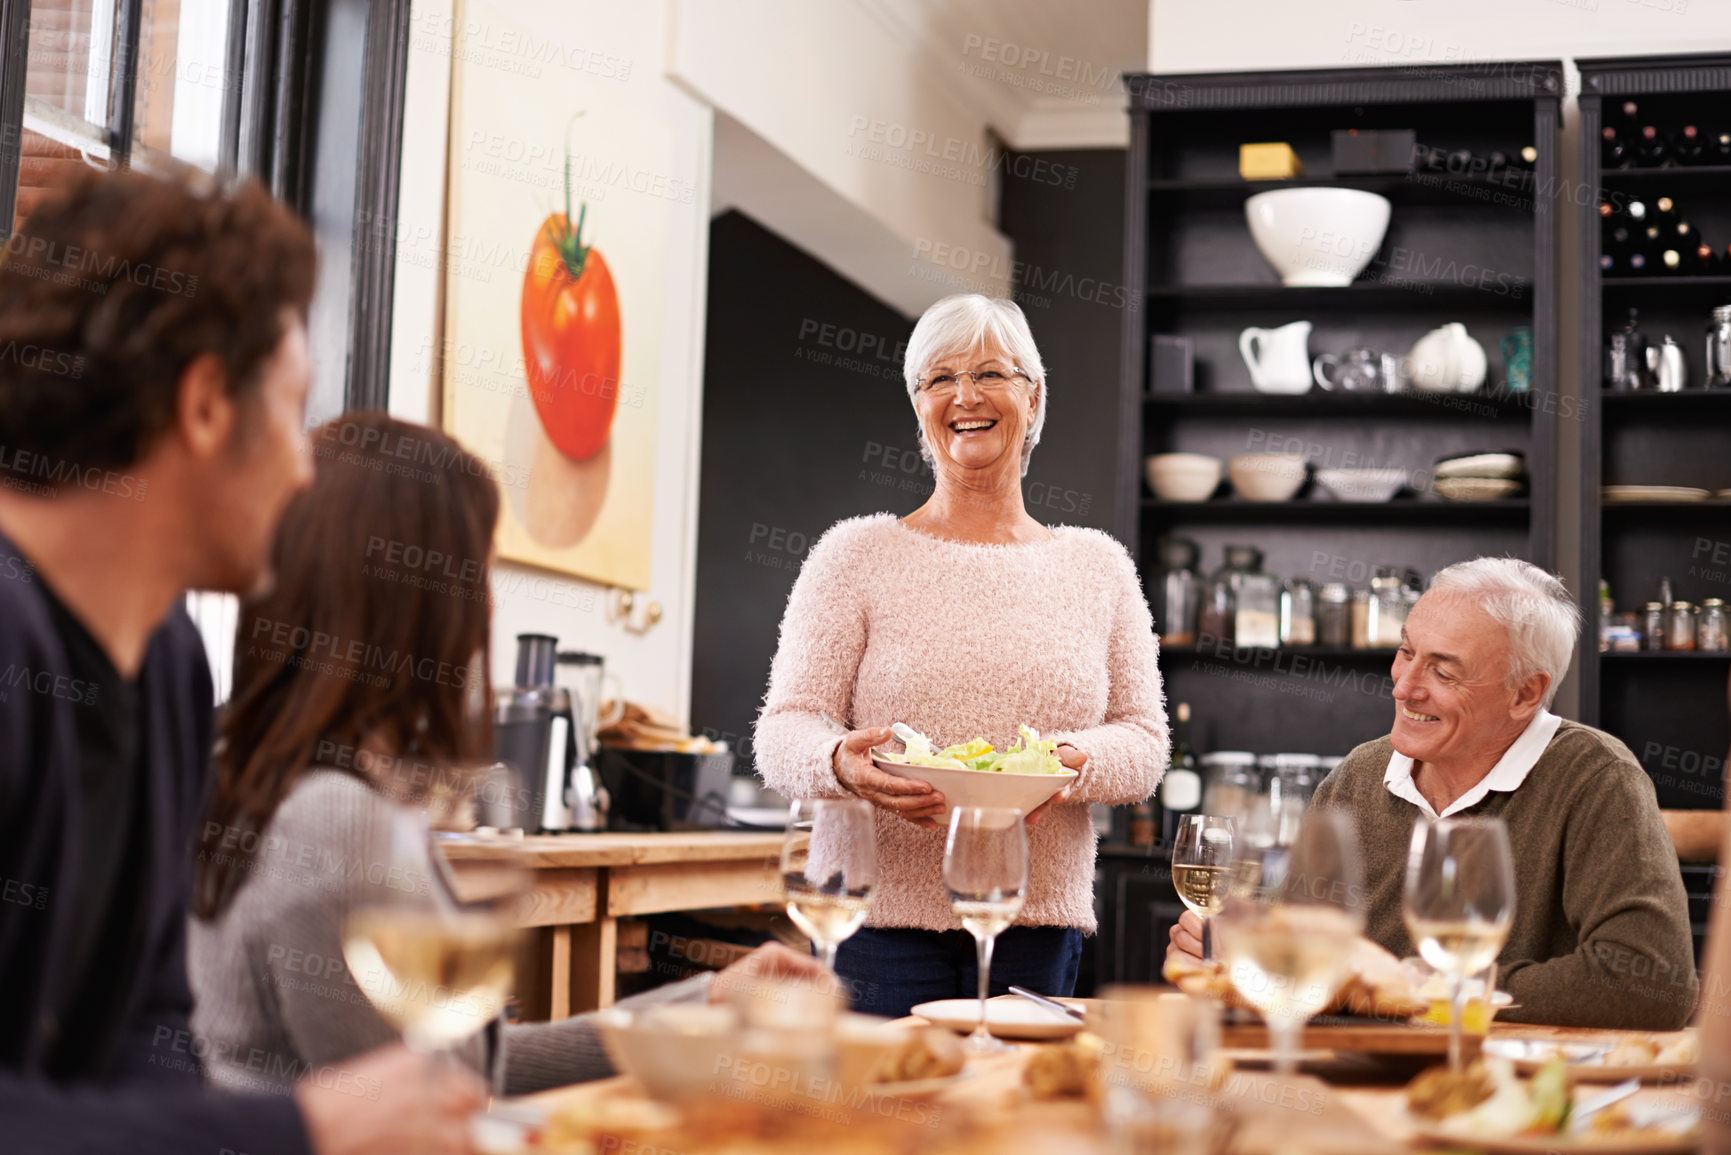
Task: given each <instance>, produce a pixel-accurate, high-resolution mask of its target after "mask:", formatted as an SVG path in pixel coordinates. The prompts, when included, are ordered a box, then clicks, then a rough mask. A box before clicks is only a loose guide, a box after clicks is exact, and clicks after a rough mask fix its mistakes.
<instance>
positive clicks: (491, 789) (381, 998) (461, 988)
mask: <svg viewBox="0 0 1731 1155" xmlns="http://www.w3.org/2000/svg"><path fill="white" fill-rule="evenodd" d="M415 777H416V779H417V781H416V785H415V787H414V788H413V791H412V793H404V792H398V793H397V795H396V797H394V798H393V799H392V804H391V805H390V806H389V807H388V808H387V810H386V813H385V815H384V816H383V817H382V818H381V819H380V820H379V821H378V822H377V823H375V824H374V825H373V826H372V827H371V828H370V829H369V830H368V831H367V832H366V833H365V834H364V835H363V836H362V838H361V839H360V845H359V846H358V847H357V850H358V857H359V861H358V862H357V863H356V869H358V870H360V871H362V872H364V877H365V880H366V883H367V886H366V891H365V895H364V897H363V898H362V899H361V900H360V901H358V902H356V903H355V905H354V906H353V907H352V908H351V909H350V911H349V912H348V915H347V917H346V918H345V919H344V922H343V958H344V960H345V961H346V962H347V963H348V966H349V971H350V972H351V973H352V974H353V975H354V979H355V983H356V984H357V985H358V986H359V987H360V988H361V990H362V991H363V992H364V993H365V994H366V996H367V998H368V1000H369V1001H370V1002H371V1003H372V1004H373V1006H374V1007H375V1008H376V1009H377V1010H378V1012H379V1013H380V1014H381V1015H383V1016H384V1017H385V1018H386V1019H387V1020H389V1021H390V1022H391V1024H392V1025H393V1026H395V1027H396V1028H397V1029H398V1030H400V1031H401V1032H402V1033H403V1042H404V1043H405V1044H406V1045H407V1046H408V1047H409V1048H410V1049H411V1050H415V1051H419V1052H422V1053H426V1054H433V1055H441V1054H448V1053H449V1052H450V1051H451V1050H452V1048H454V1047H456V1046H457V1045H458V1044H459V1043H461V1042H462V1041H463V1040H465V1039H467V1038H469V1037H470V1036H471V1035H474V1034H476V1033H477V1032H479V1031H481V1030H482V1029H483V1028H485V1027H486V1026H487V1025H488V1024H489V1023H491V1022H492V1021H493V1020H494V1019H496V1018H497V1017H498V1015H499V1013H500V1012H501V1011H502V1010H503V1009H504V1007H505V1002H506V999H507V998H509V996H510V993H511V986H512V980H513V978H514V977H515V972H516V956H517V949H518V946H519V943H520V940H521V937H522V930H521V926H520V917H519V916H520V913H521V912H520V906H521V903H522V900H523V898H524V896H525V895H526V894H527V893H528V890H529V887H530V882H531V875H530V871H529V869H528V866H527V862H526V860H525V855H524V850H523V841H522V837H521V831H520V830H513V829H512V828H513V827H514V826H515V825H516V824H517V822H518V821H519V820H520V815H521V813H522V812H523V810H524V804H523V791H522V789H521V787H520V784H519V780H518V779H517V777H516V775H515V773H514V772H513V771H512V770H511V769H510V768H509V767H508V766H505V765H503V764H494V765H488V766H439V767H434V768H431V769H430V770H429V771H428V772H427V773H425V774H424V775H421V774H418V775H416V776H415Z"/></svg>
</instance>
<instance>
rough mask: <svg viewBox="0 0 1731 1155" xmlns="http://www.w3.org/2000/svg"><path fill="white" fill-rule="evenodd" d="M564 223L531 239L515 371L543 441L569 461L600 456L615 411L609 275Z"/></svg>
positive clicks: (556, 219) (555, 222)
mask: <svg viewBox="0 0 1731 1155" xmlns="http://www.w3.org/2000/svg"><path fill="white" fill-rule="evenodd" d="M582 227H583V225H582V217H581V216H579V217H578V225H577V228H578V232H576V233H574V232H573V231H572V229H571V222H570V218H569V217H568V216H567V215H566V214H564V213H554V214H553V215H552V216H550V217H548V218H547V220H546V222H545V223H544V224H543V225H542V226H541V231H540V232H538V233H537V234H536V235H535V245H534V248H533V249H531V250H530V253H529V268H528V271H527V272H525V273H524V275H523V306H522V321H523V364H524V368H525V369H526V371H527V373H528V378H529V396H530V398H531V399H532V400H533V401H534V403H535V412H536V413H537V414H538V415H539V416H540V418H541V427H542V428H543V429H545V430H546V431H547V439H548V440H549V441H551V442H552V443H553V444H554V445H555V446H557V447H558V449H559V452H561V453H563V454H564V455H565V456H566V457H569V458H571V460H573V461H586V460H588V459H589V458H591V457H594V456H595V455H596V454H597V453H599V452H601V447H602V446H603V445H606V444H607V435H608V433H609V432H610V431H611V430H612V428H613V412H614V410H615V409H616V408H617V407H618V403H619V352H620V334H619V294H618V293H617V292H616V291H615V290H614V288H613V274H612V273H611V272H609V271H608V269H607V262H606V261H604V260H602V259H601V254H600V252H598V251H597V250H596V249H595V248H594V247H593V246H585V245H583V244H582V242H581V240H580V239H578V238H579V234H580V232H581V230H582Z"/></svg>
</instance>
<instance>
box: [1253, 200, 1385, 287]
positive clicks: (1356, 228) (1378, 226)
mask: <svg viewBox="0 0 1731 1155" xmlns="http://www.w3.org/2000/svg"><path fill="white" fill-rule="evenodd" d="M1388 214H1389V203H1388V200H1387V198H1386V197H1380V196H1378V195H1376V194H1375V193H1373V192H1365V191H1363V190H1362V189H1355V188H1285V189H1275V190H1274V191H1272V192H1265V193H1257V194H1256V195H1255V196H1253V197H1251V198H1250V199H1248V200H1246V201H1245V202H1244V217H1245V220H1247V221H1248V222H1249V224H1250V236H1251V239H1252V240H1254V241H1255V242H1256V247H1257V248H1258V249H1260V250H1261V251H1262V255H1263V257H1264V258H1265V259H1266V260H1267V261H1268V263H1269V264H1271V265H1273V266H1274V271H1275V272H1277V273H1279V274H1280V283H1281V284H1283V285H1323V286H1340V285H1350V284H1352V279H1353V278H1354V277H1356V276H1358V275H1359V274H1360V273H1362V272H1363V271H1364V267H1365V266H1366V265H1368V264H1370V259H1371V258H1372V257H1374V256H1376V251H1377V250H1378V249H1379V248H1381V247H1382V237H1383V234H1384V233H1385V232H1387V231H1388Z"/></svg>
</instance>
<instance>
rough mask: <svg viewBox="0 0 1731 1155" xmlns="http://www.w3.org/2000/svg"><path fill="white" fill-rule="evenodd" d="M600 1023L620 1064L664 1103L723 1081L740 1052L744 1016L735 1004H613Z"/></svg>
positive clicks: (603, 1039) (700, 1092)
mask: <svg viewBox="0 0 1731 1155" xmlns="http://www.w3.org/2000/svg"><path fill="white" fill-rule="evenodd" d="M595 1027H596V1031H597V1032H598V1033H599V1034H600V1036H601V1045H602V1046H603V1047H605V1048H606V1049H607V1057H608V1058H610V1059H612V1060H613V1066H614V1067H615V1069H617V1070H618V1071H619V1073H620V1074H622V1075H630V1076H631V1077H632V1078H634V1079H636V1080H637V1081H638V1082H640V1083H642V1084H643V1088H644V1090H646V1091H648V1092H649V1096H650V1098H652V1099H658V1100H660V1101H662V1102H665V1103H677V1102H679V1101H681V1100H684V1099H691V1098H696V1097H699V1096H702V1095H706V1094H708V1093H710V1091H711V1089H712V1088H713V1087H715V1086H718V1085H722V1084H724V1083H725V1082H726V1080H727V1077H728V1066H729V1064H730V1063H731V1062H732V1061H733V1060H734V1058H735V1056H737V1054H738V1052H739V1016H738V1015H737V1014H736V1013H735V1012H734V1010H733V1008H731V1007H718V1006H708V1005H696V1004H689V1003H669V1004H666V1005H664V1006H651V1007H645V1008H643V1009H642V1010H639V1011H624V1010H619V1009H618V1008H610V1009H608V1010H604V1011H600V1012H598V1013H597V1014H596V1016H595ZM724 1060H726V1061H725V1062H724Z"/></svg>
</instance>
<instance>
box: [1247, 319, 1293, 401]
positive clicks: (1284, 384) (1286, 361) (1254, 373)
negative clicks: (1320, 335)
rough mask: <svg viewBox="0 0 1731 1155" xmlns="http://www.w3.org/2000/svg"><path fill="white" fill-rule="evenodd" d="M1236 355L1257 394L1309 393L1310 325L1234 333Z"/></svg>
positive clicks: (1253, 329) (1255, 329)
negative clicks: (1236, 342) (1247, 373)
mask: <svg viewBox="0 0 1731 1155" xmlns="http://www.w3.org/2000/svg"><path fill="white" fill-rule="evenodd" d="M1238 352H1239V353H1240V354H1241V355H1242V356H1243V357H1244V364H1245V365H1246V366H1247V367H1248V368H1249V369H1250V383H1251V384H1252V385H1253V386H1255V387H1256V391H1257V392H1258V393H1308V392H1309V391H1310V322H1309V321H1294V322H1292V323H1291V324H1290V325H1282V326H1281V327H1280V328H1278V329H1257V328H1254V327H1253V328H1249V329H1246V330H1244V332H1242V333H1240V334H1238Z"/></svg>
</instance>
